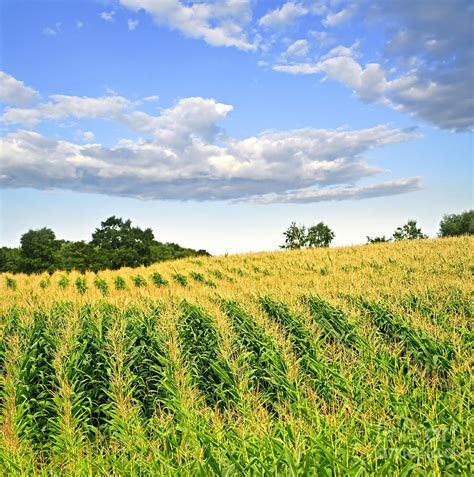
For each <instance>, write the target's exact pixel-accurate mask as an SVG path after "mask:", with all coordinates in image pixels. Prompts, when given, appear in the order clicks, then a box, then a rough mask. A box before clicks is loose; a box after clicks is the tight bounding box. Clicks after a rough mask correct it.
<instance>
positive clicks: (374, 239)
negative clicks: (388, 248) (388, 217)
mask: <svg viewBox="0 0 474 477" xmlns="http://www.w3.org/2000/svg"><path fill="white" fill-rule="evenodd" d="M391 240H392V239H391V238H386V237H385V235H382V236H381V237H369V236H368V235H367V243H386V242H390V241H391Z"/></svg>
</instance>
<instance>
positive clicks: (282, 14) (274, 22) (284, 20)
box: [258, 2, 309, 28]
mask: <svg viewBox="0 0 474 477" xmlns="http://www.w3.org/2000/svg"><path fill="white" fill-rule="evenodd" d="M308 13H309V11H308V9H307V8H306V7H304V6H303V5H301V4H299V3H295V2H286V3H284V4H283V5H282V6H281V7H280V8H276V9H275V10H271V11H269V12H268V13H266V14H265V15H264V16H263V17H262V18H260V20H259V21H258V24H259V25H260V26H264V27H268V28H278V27H284V26H286V25H288V24H289V23H291V22H293V21H294V20H295V19H296V18H298V17H301V16H304V15H307V14H308Z"/></svg>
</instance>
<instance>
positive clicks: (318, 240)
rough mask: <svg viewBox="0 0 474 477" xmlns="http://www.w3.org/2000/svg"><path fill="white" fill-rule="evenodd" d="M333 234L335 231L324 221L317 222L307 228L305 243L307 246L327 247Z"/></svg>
mask: <svg viewBox="0 0 474 477" xmlns="http://www.w3.org/2000/svg"><path fill="white" fill-rule="evenodd" d="M335 236H336V235H335V233H334V232H333V231H332V230H331V229H330V228H329V227H328V226H327V225H326V224H325V223H324V222H319V224H316V225H313V226H312V227H310V228H309V229H308V231H307V233H306V242H305V245H306V246H307V247H329V245H330V243H331V242H332V241H333V239H334V237H335Z"/></svg>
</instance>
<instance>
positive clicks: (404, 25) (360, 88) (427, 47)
mask: <svg viewBox="0 0 474 477" xmlns="http://www.w3.org/2000/svg"><path fill="white" fill-rule="evenodd" d="M349 8H351V7H350V6H349V7H347V8H345V9H343V10H341V11H340V12H338V13H337V14H336V16H334V15H333V14H330V15H328V16H327V17H326V20H325V23H326V24H328V22H329V23H330V24H331V25H334V24H337V23H339V20H341V18H346V16H347V15H348V13H347V12H348V9H349ZM367 11H369V12H370V13H368V14H367V16H368V20H369V19H370V20H371V21H377V22H379V23H380V24H385V25H386V27H387V32H388V34H389V39H388V41H387V42H386V44H385V46H384V48H383V57H384V61H383V62H365V64H363V63H362V62H361V61H360V60H359V59H358V57H359V56H360V54H359V53H358V47H359V45H358V43H355V44H354V45H352V46H351V47H345V46H343V45H340V46H338V47H336V48H333V49H332V50H331V51H329V52H328V53H326V54H325V55H322V56H320V57H319V58H317V59H316V60H315V61H313V62H309V61H306V62H300V63H298V62H290V61H286V62H282V63H281V64H275V65H273V69H274V70H276V71H280V72H285V73H290V74H304V75H309V74H325V75H326V76H327V77H329V78H331V79H334V80H337V81H340V82H342V83H344V84H345V85H346V86H348V87H349V88H351V89H352V91H353V92H354V94H355V95H356V96H358V97H359V98H360V99H361V100H362V101H365V102H380V103H383V104H386V105H389V106H391V107H392V108H394V109H397V110H400V111H405V112H408V113H410V114H412V115H413V116H415V117H418V118H421V119H423V120H425V121H428V122H430V123H432V124H434V125H436V126H438V127H440V128H443V129H448V130H452V131H468V130H473V128H474V93H473V86H472V85H473V83H474V50H473V48H472V43H473V41H474V36H473V33H472V24H473V23H474V8H472V5H471V2H469V0H453V1H452V2H449V3H446V2H442V1H428V0H419V1H417V2H411V1H408V0H394V1H393V2H371V8H370V9H367ZM343 13H344V15H342V14H343ZM339 14H341V16H337V15H339ZM394 29H395V30H396V33H395V34H393V30H394ZM390 32H392V33H390Z"/></svg>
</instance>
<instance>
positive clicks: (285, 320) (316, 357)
mask: <svg viewBox="0 0 474 477" xmlns="http://www.w3.org/2000/svg"><path fill="white" fill-rule="evenodd" d="M260 305H261V306H262V308H263V310H264V311H265V312H266V313H267V314H268V316H270V318H272V319H273V320H275V321H276V322H277V323H278V324H280V325H281V326H282V327H283V329H284V330H285V332H286V334H287V336H288V337H289V339H290V341H291V342H292V344H293V347H294V349H295V352H296V354H297V355H298V357H299V358H300V360H301V365H302V367H303V369H304V370H305V372H306V373H307V374H308V376H309V377H310V379H311V381H312V383H313V385H314V386H315V389H316V391H317V392H318V393H320V394H322V395H323V396H324V398H325V399H326V400H327V401H329V400H331V399H333V398H334V390H336V389H337V390H339V392H341V393H342V394H343V395H348V393H349V392H350V391H349V386H348V384H347V383H346V382H345V381H344V379H343V377H342V376H341V375H340V374H339V373H338V371H337V369H336V368H335V366H334V365H333V364H331V363H327V362H326V361H325V359H324V358H323V357H322V353H321V351H320V350H319V349H318V346H317V345H318V344H317V342H316V341H315V339H314V337H313V336H312V335H311V333H310V332H309V331H308V329H307V328H306V325H305V322H304V319H303V318H301V317H299V316H296V315H294V314H292V313H290V311H289V310H288V307H287V306H286V305H285V304H284V303H280V302H276V301H275V300H272V299H271V298H270V297H268V296H264V297H261V298H260Z"/></svg>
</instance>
